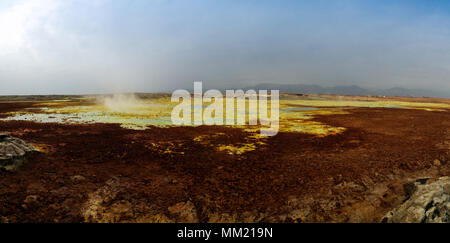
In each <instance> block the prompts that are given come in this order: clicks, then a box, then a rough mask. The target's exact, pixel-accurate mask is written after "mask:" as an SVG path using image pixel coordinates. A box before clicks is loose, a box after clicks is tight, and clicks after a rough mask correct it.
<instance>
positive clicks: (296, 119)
mask: <svg viewBox="0 0 450 243" xmlns="http://www.w3.org/2000/svg"><path fill="white" fill-rule="evenodd" d="M225 103H226V102H224V104H225ZM209 104H210V103H204V104H203V106H202V108H205V107H207V106H208V105H209ZM175 105H178V104H177V103H172V102H171V99H170V97H169V96H162V97H149V98H142V99H137V98H135V97H134V96H118V97H115V96H111V97H109V96H105V97H103V96H92V97H76V98H66V99H55V100H45V101H42V102H37V103H35V104H34V105H33V107H32V108H28V109H24V110H21V111H16V112H10V113H6V114H5V115H6V117H4V118H1V119H0V120H22V121H34V122H40V123H67V124H79V123H88V124H89V123H110V124H120V126H121V127H123V128H126V129H135V130H143V129H147V128H148V127H149V126H158V127H168V126H173V124H172V120H171V113H172V109H173V107H175ZM248 107H249V102H248V100H247V101H246V115H245V121H246V124H248V121H249V119H250V116H252V117H253V115H254V114H253V113H248ZM268 107H270V99H268ZM357 107H367V108H397V109H420V110H426V111H445V110H448V109H450V104H446V103H437V102H433V103H432V102H408V101H402V100H393V99H388V100H386V99H375V98H370V99H369V98H366V99H365V100H364V99H361V100H355V98H351V97H345V96H342V97H339V98H336V99H331V98H329V97H328V98H326V99H325V98H324V97H321V96H305V97H294V98H292V97H289V98H283V96H282V97H281V99H280V110H279V115H280V118H279V129H278V130H279V131H280V132H301V133H308V134H314V135H317V136H327V135H330V134H337V133H341V132H343V131H345V128H343V127H333V126H330V125H327V124H323V123H320V122H317V121H313V120H312V119H313V118H314V117H316V116H320V115H330V114H348V113H349V112H351V109H353V108H357ZM197 108H198V107H197ZM193 110H194V109H192V112H191V115H192V113H193ZM225 111H226V107H225V106H224V109H223V112H218V113H217V115H218V116H223V115H224V114H225ZM241 112H242V111H241ZM268 113H269V117H270V108H269V111H268ZM235 115H238V111H237V109H236V110H235ZM192 117H193V116H192ZM226 121H227V118H225V119H224V123H226ZM271 122H273V119H272V121H271ZM233 127H236V128H241V129H244V130H245V131H247V132H251V133H252V134H256V133H257V132H259V130H260V128H261V126H260V125H256V126H250V125H233ZM199 139H201V138H199ZM251 144H252V143H250V144H243V145H242V146H239V148H230V147H227V145H225V146H224V147H223V148H222V149H223V150H229V151H234V152H233V153H238V152H240V151H241V152H242V151H244V152H245V151H249V150H251V149H252V148H253V146H252V145H251Z"/></svg>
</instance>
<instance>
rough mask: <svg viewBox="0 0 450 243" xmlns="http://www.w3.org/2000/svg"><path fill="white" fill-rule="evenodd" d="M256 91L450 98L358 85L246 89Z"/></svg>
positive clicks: (270, 86) (399, 89)
mask: <svg viewBox="0 0 450 243" xmlns="http://www.w3.org/2000/svg"><path fill="white" fill-rule="evenodd" d="M248 89H255V90H272V89H274V90H275V89H276V90H280V92H282V93H298V94H337V95H378V96H405V97H440V98H449V97H450V94H448V93H445V92H439V91H432V90H422V89H405V88H400V87H395V88H390V89H365V88H361V87H359V86H357V85H351V86H334V87H322V86H320V85H310V84H273V83H263V84H258V85H255V86H250V87H247V88H245V90H248Z"/></svg>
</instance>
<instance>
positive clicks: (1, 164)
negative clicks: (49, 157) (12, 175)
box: [0, 134, 38, 171]
mask: <svg viewBox="0 0 450 243" xmlns="http://www.w3.org/2000/svg"><path fill="white" fill-rule="evenodd" d="M37 151H38V150H36V149H35V148H34V147H33V146H31V145H29V144H27V143H26V142H24V141H23V140H21V139H18V138H15V137H12V136H10V135H8V134H0V169H1V170H4V171H16V170H17V169H18V168H19V167H20V166H21V165H22V164H24V163H25V162H26V160H27V156H28V155H30V154H31V153H34V152H37Z"/></svg>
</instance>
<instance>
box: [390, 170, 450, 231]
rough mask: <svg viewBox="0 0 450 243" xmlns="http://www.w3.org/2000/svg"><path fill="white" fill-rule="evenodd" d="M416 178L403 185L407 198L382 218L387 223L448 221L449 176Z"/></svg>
mask: <svg viewBox="0 0 450 243" xmlns="http://www.w3.org/2000/svg"><path fill="white" fill-rule="evenodd" d="M428 181H432V180H431V179H428V178H425V179H418V180H415V181H412V182H409V183H406V184H405V185H404V189H405V193H406V195H407V198H406V200H405V202H404V203H403V204H402V205H401V206H400V207H398V208H396V209H394V210H392V211H390V212H389V213H388V214H387V215H386V216H385V217H384V218H383V220H382V222H388V223H450V177H441V178H439V179H438V180H435V181H433V182H431V183H427V182H428Z"/></svg>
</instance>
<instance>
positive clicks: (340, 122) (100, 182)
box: [0, 108, 450, 222]
mask: <svg viewBox="0 0 450 243" xmlns="http://www.w3.org/2000/svg"><path fill="white" fill-rule="evenodd" d="M315 119H316V120H317V121H321V122H324V123H326V124H329V125H333V126H339V127H345V128H347V129H346V131H345V132H344V133H342V134H338V135H332V136H326V137H316V136H313V135H308V134H302V133H279V134H278V135H277V136H275V137H271V138H269V139H267V141H266V142H265V143H266V144H263V145H257V149H256V150H255V151H250V152H246V153H244V154H242V155H230V154H227V153H226V152H219V151H218V150H216V149H215V147H214V146H211V145H210V144H202V143H198V142H195V141H194V138H195V137H197V136H200V135H205V134H216V133H225V134H226V136H216V137H212V140H211V141H210V143H211V144H213V145H214V144H230V143H238V142H242V143H244V142H245V137H246V135H247V134H246V133H245V132H244V131H243V130H240V129H236V128H227V127H216V126H201V127H172V128H158V127H151V128H149V129H147V130H144V131H134V130H127V129H123V128H120V127H119V126H118V125H110V124H80V125H64V124H52V123H48V124H39V123H33V122H23V121H2V122H0V132H9V133H10V134H11V135H13V136H16V137H19V138H21V139H23V140H25V141H27V142H29V143H36V144H46V145H48V146H50V147H51V149H50V150H49V152H48V153H42V154H36V155H34V156H33V157H32V158H31V159H30V160H29V161H30V162H29V163H27V164H26V165H24V166H23V167H22V168H21V169H20V171H19V172H18V173H17V174H14V175H11V174H5V173H1V174H0V215H1V216H3V217H6V218H7V219H8V220H9V222H80V221H84V219H83V217H82V216H81V213H80V212H81V211H82V208H83V205H85V203H86V201H88V199H89V195H90V194H92V193H94V192H96V191H97V190H98V189H99V188H102V187H103V186H104V185H105V183H106V182H107V181H108V180H110V179H111V178H116V177H117V178H120V181H121V183H123V184H124V185H126V188H125V189H121V190H120V191H118V193H117V195H115V196H114V198H112V199H111V200H112V201H113V202H127V203H128V202H129V203H130V205H131V206H129V207H131V208H132V209H130V210H132V213H131V214H129V213H127V214H124V215H128V216H126V217H125V216H124V218H119V219H118V221H121V220H123V221H129V220H130V217H131V218H132V217H140V216H142V215H143V214H145V210H144V209H142V210H141V209H139V208H138V205H151V208H152V210H156V211H157V212H160V213H162V214H164V215H168V216H170V212H169V210H168V209H169V208H173V207H174V205H180V204H179V203H187V202H192V204H193V205H194V206H195V208H196V211H197V212H196V213H197V216H198V220H199V221H200V222H207V221H208V220H209V219H210V218H211V217H212V215H213V214H214V213H216V212H220V213H223V214H227V215H233V214H245V213H246V212H255V211H256V212H255V214H258V215H259V214H263V215H264V216H262V217H260V218H261V219H260V220H261V221H270V222H272V221H275V222H286V221H289V219H287V218H286V217H280V215H284V214H289V213H290V212H288V211H289V210H290V209H287V208H286V204H287V202H288V201H289V200H292V199H293V198H294V199H296V200H297V199H298V200H299V201H300V202H301V204H302V205H305V206H307V207H308V212H309V214H308V216H307V217H306V216H305V218H304V219H302V221H313V222H322V221H326V222H330V221H336V222H349V221H350V222H361V221H363V222H378V221H379V220H380V219H381V217H382V216H384V214H386V212H388V211H389V210H391V209H392V208H393V207H394V206H397V205H398V204H399V203H401V199H402V193H403V191H402V183H403V182H405V181H406V180H407V179H408V178H411V177H414V176H421V175H423V174H426V175H427V176H444V175H449V174H450V166H449V163H448V159H449V148H446V147H443V146H442V144H447V142H448V141H449V140H450V122H449V121H450V113H449V112H430V111H424V110H406V109H383V108H371V109H369V108H358V109H352V110H351V112H350V114H346V115H327V116H320V117H317V118H315ZM168 141H169V142H173V143H176V144H178V145H179V146H177V147H176V148H175V149H176V150H177V151H182V152H183V153H161V151H159V150H158V149H156V148H155V147H154V146H153V145H152V144H158V143H164V142H168ZM436 159H439V160H440V165H439V166H435V165H434V164H433V161H434V160H436ZM76 175H79V176H82V177H84V178H85V179H84V180H82V181H80V182H79V183H73V182H72V180H71V178H72V177H73V176H76ZM30 195H33V196H36V198H37V200H36V202H34V203H33V204H30V205H27V204H25V205H24V201H25V200H26V198H27V196H30ZM33 198H34V197H33ZM104 201H110V200H104ZM113 202H111V203H113ZM104 203H107V202H104ZM127 203H125V204H123V205H128V204H127ZM230 217H231V216H230ZM299 217H300V216H299Z"/></svg>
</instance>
